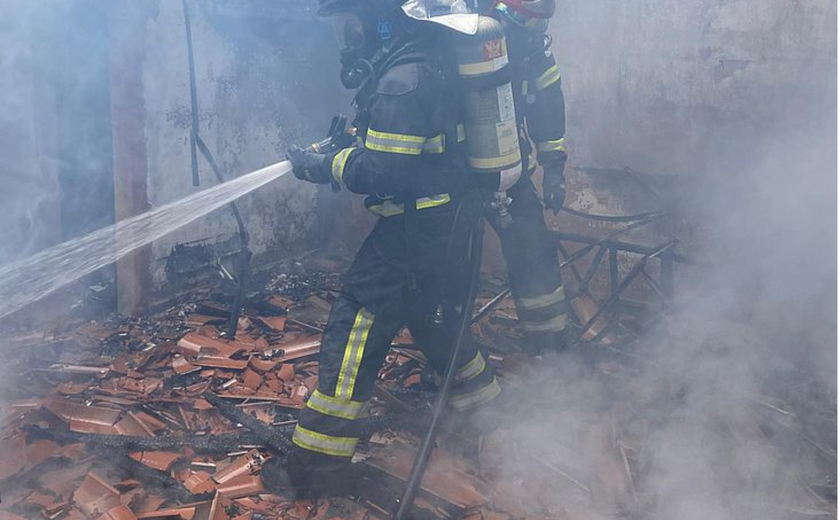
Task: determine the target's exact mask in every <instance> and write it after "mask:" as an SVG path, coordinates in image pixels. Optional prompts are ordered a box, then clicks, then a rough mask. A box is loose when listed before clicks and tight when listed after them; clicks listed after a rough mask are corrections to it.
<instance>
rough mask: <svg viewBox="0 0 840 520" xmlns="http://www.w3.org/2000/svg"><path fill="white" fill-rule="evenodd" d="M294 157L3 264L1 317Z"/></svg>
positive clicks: (268, 176)
mask: <svg viewBox="0 0 840 520" xmlns="http://www.w3.org/2000/svg"><path fill="white" fill-rule="evenodd" d="M291 169H292V166H291V163H289V162H288V161H283V162H281V163H277V164H273V165H271V166H267V167H265V168H263V169H261V170H257V171H255V172H252V173H249V174H247V175H243V176H241V177H238V178H236V179H234V180H232V181H229V182H225V183H223V184H219V185H216V186H213V187H212V188H209V189H206V190H203V191H200V192H197V193H193V194H192V195H189V196H188V197H185V198H183V199H181V200H177V201H174V202H170V203H168V204H165V205H163V206H160V207H158V208H154V209H151V210H149V211H147V212H145V213H142V214H140V215H136V216H134V217H131V218H128V219H125V220H122V221H120V222H117V223H116V224H113V225H111V226H107V227H104V228H102V229H99V230H97V231H94V232H92V233H90V234H88V235H85V236H83V237H79V238H76V239H73V240H70V241H67V242H64V243H61V244H59V245H57V246H54V247H51V248H49V249H46V250H44V251H41V252H40V253H37V254H35V255H33V256H30V257H28V258H24V259H23V260H19V261H17V262H13V263H11V264H7V265H5V266H3V267H0V318H2V317H3V316H7V315H9V314H11V313H13V312H16V311H19V310H20V309H23V308H24V307H26V306H27V305H29V304H30V303H33V302H36V301H38V300H40V299H41V298H43V297H44V296H47V295H48V294H50V293H52V292H55V291H56V290H58V289H60V288H61V287H64V286H65V285H67V284H69V283H71V282H74V281H76V280H78V279H79V278H81V277H83V276H85V275H87V274H90V273H92V272H94V271H96V270H97V269H100V268H102V267H105V266H106V265H108V264H111V263H114V262H116V261H117V260H119V259H120V258H122V257H124V256H125V255H127V254H129V253H131V252H132V251H135V250H137V249H139V248H141V247H143V246H145V245H147V244H150V243H151V242H153V241H155V240H157V239H158V238H160V237H162V236H164V235H166V234H168V233H171V232H172V231H175V230H176V229H178V228H180V227H183V226H185V225H186V224H189V223H190V222H193V221H195V220H197V219H199V218H201V217H203V216H205V215H207V214H209V213H211V212H212V211H214V210H216V209H219V208H221V207H222V206H224V205H225V204H228V203H229V202H231V201H234V200H236V199H238V198H239V197H242V196H243V195H246V194H248V193H250V192H252V191H254V190H256V189H258V188H260V187H262V186H265V185H266V184H268V183H269V182H271V181H273V180H275V179H277V178H279V177H282V176H283V175H285V174H287V173H289V171H291Z"/></svg>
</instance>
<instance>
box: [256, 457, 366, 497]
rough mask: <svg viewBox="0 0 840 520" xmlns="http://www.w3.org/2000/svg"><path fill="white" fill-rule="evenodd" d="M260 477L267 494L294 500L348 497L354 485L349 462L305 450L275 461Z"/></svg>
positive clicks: (351, 467)
mask: <svg viewBox="0 0 840 520" xmlns="http://www.w3.org/2000/svg"><path fill="white" fill-rule="evenodd" d="M261 474H262V481H263V485H264V486H265V489H266V491H269V492H271V493H274V494H277V495H283V496H288V497H289V498H292V499H294V500H301V499H317V498H325V497H343V496H347V495H348V494H350V492H351V491H352V489H353V483H354V478H353V465H352V464H351V462H350V459H345V458H338V457H330V456H327V455H321V454H319V453H313V452H309V451H306V450H302V449H296V450H294V451H293V452H292V453H291V454H290V455H289V456H288V457H285V458H279V457H275V458H272V459H271V460H269V461H268V462H267V463H266V464H265V465H264V466H263V468H262V473H261Z"/></svg>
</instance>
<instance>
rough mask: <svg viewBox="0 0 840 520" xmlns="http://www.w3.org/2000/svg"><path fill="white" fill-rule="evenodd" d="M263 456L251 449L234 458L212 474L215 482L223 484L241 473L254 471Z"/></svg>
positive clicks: (262, 460)
mask: <svg viewBox="0 0 840 520" xmlns="http://www.w3.org/2000/svg"><path fill="white" fill-rule="evenodd" d="M263 462H264V458H263V456H262V455H260V452H259V451H257V450H251V451H249V452H248V453H247V454H245V455H242V456H241V457H238V458H236V459H235V460H233V461H232V462H230V463H229V464H227V465H226V466H225V467H223V468H222V469H220V470H219V471H217V472H216V474H215V475H213V480H214V481H216V483H217V484H224V483H226V482H228V481H230V480H232V479H234V478H236V477H239V476H242V475H251V474H253V473H255V472H256V471H257V470H258V469H259V468H260V467H261V466H262V464H263Z"/></svg>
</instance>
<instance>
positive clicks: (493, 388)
mask: <svg viewBox="0 0 840 520" xmlns="http://www.w3.org/2000/svg"><path fill="white" fill-rule="evenodd" d="M501 392H502V389H501V387H500V386H499V382H498V381H497V380H496V378H495V377H494V378H493V381H492V382H491V383H490V384H488V385H485V386H484V387H482V388H479V389H478V390H476V391H475V392H470V393H468V394H462V395H456V396H454V397H453V398H452V399H450V400H449V405H450V406H452V408H454V409H456V410H459V411H463V410H468V409H470V408H475V407H477V406H481V405H483V404H485V403H487V402H490V401H491V400H492V399H493V398H494V397H496V396H497V395H499V394H500V393H501Z"/></svg>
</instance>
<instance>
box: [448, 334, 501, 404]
mask: <svg viewBox="0 0 840 520" xmlns="http://www.w3.org/2000/svg"><path fill="white" fill-rule="evenodd" d="M455 378H456V379H455V384H454V386H453V387H452V397H450V398H449V405H450V406H452V408H454V409H456V410H459V411H464V410H469V409H471V408H476V407H478V406H481V405H483V404H485V403H487V402H489V401H490V400H492V399H493V398H494V397H496V396H497V395H499V393H500V392H501V391H502V390H501V388H500V387H499V382H498V381H496V376H495V374H494V373H493V368H492V367H490V365H489V364H488V363H487V360H486V359H485V355H484V353H483V352H481V350H480V349H479V350H478V352H477V353H476V355H475V357H474V358H473V359H472V360H471V361H469V362H468V363H467V364H465V365H464V366H462V367H461V368H460V369H459V370H458V372H457V374H456V375H455Z"/></svg>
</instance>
